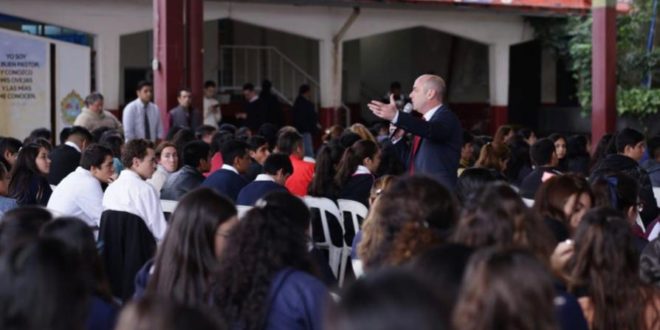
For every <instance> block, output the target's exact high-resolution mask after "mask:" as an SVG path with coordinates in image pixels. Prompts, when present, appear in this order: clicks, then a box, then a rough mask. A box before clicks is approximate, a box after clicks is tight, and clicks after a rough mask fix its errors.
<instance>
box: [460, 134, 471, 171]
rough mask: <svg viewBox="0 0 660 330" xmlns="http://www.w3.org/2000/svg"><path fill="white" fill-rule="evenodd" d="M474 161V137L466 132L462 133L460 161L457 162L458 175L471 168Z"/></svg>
mask: <svg viewBox="0 0 660 330" xmlns="http://www.w3.org/2000/svg"><path fill="white" fill-rule="evenodd" d="M473 161H474V136H472V134H470V133H469V132H467V131H463V146H462V147H461V160H460V161H459V162H458V175H459V176H460V175H461V173H463V171H464V170H465V169H466V168H470V167H472V163H473Z"/></svg>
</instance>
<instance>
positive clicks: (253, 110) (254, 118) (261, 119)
mask: <svg viewBox="0 0 660 330" xmlns="http://www.w3.org/2000/svg"><path fill="white" fill-rule="evenodd" d="M266 110H267V109H266V104H265V103H264V100H262V99H261V98H259V99H257V100H256V101H254V102H248V103H247V104H246V105H245V113H246V114H247V118H246V119H245V126H247V127H248V128H249V129H251V130H252V131H253V132H256V131H257V130H259V127H261V125H262V124H263V123H265V122H266Z"/></svg>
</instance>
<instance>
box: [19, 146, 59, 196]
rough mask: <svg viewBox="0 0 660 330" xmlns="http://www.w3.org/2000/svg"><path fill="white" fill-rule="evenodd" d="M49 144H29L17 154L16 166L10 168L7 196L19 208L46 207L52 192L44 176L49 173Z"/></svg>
mask: <svg viewBox="0 0 660 330" xmlns="http://www.w3.org/2000/svg"><path fill="white" fill-rule="evenodd" d="M50 148H51V147H50V144H49V143H48V142H47V141H46V140H42V139H39V140H37V142H36V143H29V144H28V145H26V146H24V147H23V148H21V150H20V151H19V152H18V158H17V159H16V164H15V166H14V167H13V168H12V173H11V182H10V183H9V195H10V196H11V197H12V198H15V199H16V203H17V204H18V205H19V206H22V205H41V206H46V204H48V199H49V198H50V195H51V194H52V193H53V190H52V189H51V188H50V184H48V180H47V179H46V176H47V175H48V172H50V158H49V157H48V153H49V152H50Z"/></svg>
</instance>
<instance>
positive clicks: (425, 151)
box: [369, 75, 463, 188]
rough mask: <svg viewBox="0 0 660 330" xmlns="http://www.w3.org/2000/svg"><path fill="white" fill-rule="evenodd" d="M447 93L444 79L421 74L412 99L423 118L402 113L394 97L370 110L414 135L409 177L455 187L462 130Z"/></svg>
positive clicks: (409, 162)
mask: <svg viewBox="0 0 660 330" xmlns="http://www.w3.org/2000/svg"><path fill="white" fill-rule="evenodd" d="M444 92H445V81H444V80H443V79H442V78H440V77H439V76H435V75H422V76H420V77H419V78H417V80H415V84H414V85H413V90H412V92H410V98H411V100H412V104H413V108H414V109H415V110H416V111H417V112H419V113H421V114H422V116H423V118H417V117H415V116H413V115H412V114H409V113H406V112H403V111H399V110H398V109H397V107H396V103H395V100H394V97H393V95H390V103H389V104H385V103H383V102H380V101H376V100H374V101H371V103H369V109H370V110H371V112H373V113H374V115H376V116H378V117H380V118H382V119H385V120H388V121H390V122H391V123H392V124H394V125H396V126H397V127H399V128H401V129H403V130H405V131H406V132H409V133H412V135H413V142H412V145H411V146H410V158H409V159H408V160H407V164H408V172H409V173H410V174H424V175H428V176H431V177H433V178H434V179H436V180H438V181H439V182H440V183H442V184H444V185H445V186H447V187H448V188H453V187H454V185H455V184H456V177H457V174H456V173H457V171H458V163H459V160H460V157H461V145H462V141H463V129H462V128H461V124H460V122H459V121H458V117H456V115H455V114H454V113H453V112H451V110H449V107H448V106H447V105H446V104H444V103H443V100H444V98H443V94H444ZM399 143H401V142H399Z"/></svg>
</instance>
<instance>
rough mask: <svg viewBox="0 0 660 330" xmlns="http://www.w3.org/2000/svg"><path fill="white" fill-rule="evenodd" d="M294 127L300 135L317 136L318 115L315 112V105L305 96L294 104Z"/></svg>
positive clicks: (299, 97)
mask: <svg viewBox="0 0 660 330" xmlns="http://www.w3.org/2000/svg"><path fill="white" fill-rule="evenodd" d="M291 111H292V112H293V126H294V127H295V128H296V129H297V130H298V132H300V133H311V134H316V132H317V131H318V127H317V126H316V124H317V123H318V121H319V120H318V115H317V113H316V110H314V103H312V102H310V101H309V100H308V99H306V98H305V97H304V96H298V98H297V99H296V102H294V103H293V108H292V109H291Z"/></svg>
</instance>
